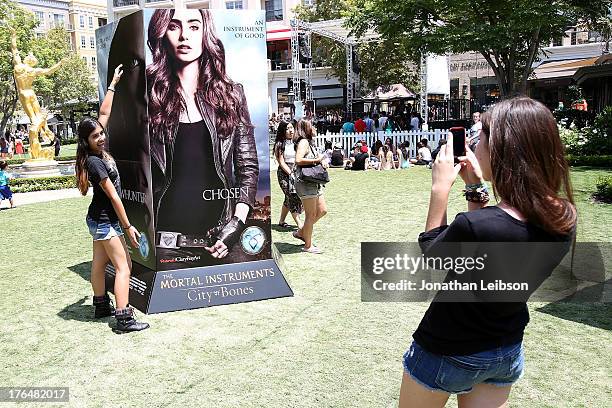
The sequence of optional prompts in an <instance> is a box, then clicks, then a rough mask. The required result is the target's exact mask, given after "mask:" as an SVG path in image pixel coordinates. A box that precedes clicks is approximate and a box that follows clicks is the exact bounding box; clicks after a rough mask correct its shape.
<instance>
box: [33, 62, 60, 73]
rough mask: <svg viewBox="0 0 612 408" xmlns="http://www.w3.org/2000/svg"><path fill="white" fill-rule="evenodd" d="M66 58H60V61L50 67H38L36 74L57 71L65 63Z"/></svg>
mask: <svg viewBox="0 0 612 408" xmlns="http://www.w3.org/2000/svg"><path fill="white" fill-rule="evenodd" d="M63 62H64V60H60V61H59V62H58V63H56V64H53V65H51V66H50V67H49V68H37V69H35V70H34V72H35V73H36V75H52V74H53V73H54V72H55V71H57V70H58V69H59V68H60V67H61V66H62V64H63Z"/></svg>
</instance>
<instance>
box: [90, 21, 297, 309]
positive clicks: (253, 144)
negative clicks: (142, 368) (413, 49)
mask: <svg viewBox="0 0 612 408" xmlns="http://www.w3.org/2000/svg"><path fill="white" fill-rule="evenodd" d="M265 33H266V29H265V16H264V13H263V12H261V11H231V12H228V11H224V10H218V11H216V10H215V11H209V10H193V9H189V10H187V9H181V10H173V9H145V10H141V11H138V12H136V13H133V14H131V15H129V16H127V17H123V18H122V19H120V20H119V21H118V22H113V23H111V24H109V25H107V26H105V27H103V28H100V29H98V30H97V32H96V37H97V39H98V46H99V48H98V72H99V75H100V92H102V91H104V90H105V89H106V86H107V85H106V84H107V83H108V82H107V81H108V78H107V77H108V73H109V72H111V73H112V72H113V71H114V69H115V68H116V67H117V66H118V65H119V64H121V65H122V67H123V69H124V74H123V75H124V76H126V77H127V78H125V80H122V81H121V82H120V86H118V87H117V88H116V90H115V103H114V105H113V109H112V112H111V115H110V117H111V119H110V122H109V126H108V133H109V139H110V146H109V147H110V152H111V154H112V155H113V156H114V157H115V159H116V160H117V163H118V166H122V167H121V168H120V174H121V182H122V186H127V187H126V188H125V190H124V191H122V194H121V196H122V199H123V202H124V205H125V206H126V210H127V211H128V212H129V217H130V220H134V221H133V223H134V225H137V226H138V229H139V231H141V232H142V233H143V236H144V237H145V240H144V242H143V243H141V246H140V249H139V250H132V253H133V256H132V259H133V261H134V263H133V270H132V278H131V280H130V296H132V297H131V298H130V299H134V304H135V305H136V306H137V307H139V308H140V309H141V310H146V311H147V312H148V313H156V312H165V311H171V310H180V309H187V308H196V307H206V306H212V305H218V304H228V303H236V302H245V301H252V300H260V299H268V298H274V297H281V296H291V295H292V292H291V289H290V288H289V286H288V285H287V282H286V281H285V280H284V277H283V276H282V273H281V271H280V269H279V268H278V266H277V264H276V261H275V260H274V259H273V258H272V251H271V233H270V232H271V231H270V229H271V228H270V162H269V160H270V159H269V136H268V95H267V77H268V76H267V75H268V73H267V72H268V71H267V70H268V65H267V59H266V42H265V41H266V38H265V35H266V34H265ZM132 204H133V205H132ZM137 223H138V224H137ZM107 271H108V276H107V278H108V279H112V277H113V271H112V268H110V269H109V268H107Z"/></svg>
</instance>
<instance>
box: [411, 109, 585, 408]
mask: <svg viewBox="0 0 612 408" xmlns="http://www.w3.org/2000/svg"><path fill="white" fill-rule="evenodd" d="M454 159H455V157H454V154H453V135H452V133H451V134H449V136H448V143H447V144H446V145H444V146H442V147H441V149H440V152H439V154H438V156H437V157H436V160H435V162H434V164H433V171H432V187H431V196H430V202H429V212H428V214H427V222H426V225H425V232H423V233H421V234H420V236H419V244H420V245H421V249H422V250H423V252H424V253H427V252H431V251H435V250H441V248H442V247H445V248H448V244H445V243H448V242H458V243H466V242H475V243H478V245H479V246H481V247H482V246H486V245H489V244H488V243H504V245H505V248H507V250H505V251H503V252H500V254H498V255H500V256H498V257H497V258H501V259H496V258H494V257H490V259H489V260H488V261H487V262H491V263H493V264H494V265H495V267H491V268H490V269H488V270H485V271H484V272H483V275H484V276H488V277H489V278H491V275H494V276H495V275H496V273H499V272H500V270H501V269H502V268H503V267H507V265H514V266H515V267H514V268H512V266H510V269H511V270H510V275H520V274H523V271H527V273H524V274H523V276H525V277H527V278H528V277H529V276H531V275H533V274H543V275H542V276H549V275H550V273H551V272H552V270H553V269H554V268H555V267H556V266H557V265H558V264H559V263H560V261H561V259H562V258H563V256H564V255H565V254H567V253H568V251H569V249H570V247H571V242H572V238H573V236H574V232H575V225H576V209H575V207H574V201H573V198H572V189H571V186H570V181H569V171H568V165H567V162H566V160H565V157H564V151H563V145H562V143H561V139H560V138H559V133H558V130H557V124H556V122H555V119H554V118H553V116H552V114H551V112H550V111H549V110H548V108H546V107H545V106H544V105H542V104H541V103H540V102H536V101H534V100H532V99H530V98H527V97H517V98H513V99H508V100H505V101H502V102H500V103H498V104H496V105H495V106H494V107H493V108H492V109H491V111H490V112H487V113H486V114H485V115H483V118H482V131H481V133H480V141H479V142H478V144H477V146H476V151H475V152H472V151H471V150H470V149H469V147H468V146H467V143H466V156H463V157H459V163H458V164H455V161H454ZM457 175H460V176H461V178H462V179H463V181H464V182H465V183H466V186H465V197H466V200H467V212H464V213H459V214H458V215H457V216H456V218H455V220H454V221H453V222H452V223H451V224H450V225H447V221H446V209H447V204H448V198H449V193H450V190H451V186H452V185H453V183H454V182H455V179H456V177H457ZM484 180H487V181H490V182H491V185H492V187H493V193H494V194H495V196H496V198H497V199H498V204H497V205H495V206H487V202H488V201H489V194H488V191H487V188H486V186H485V185H484ZM519 243H528V244H529V245H524V246H523V247H527V248H533V247H534V246H535V245H534V243H539V244H538V245H541V243H546V245H547V247H554V248H558V250H557V251H556V252H555V253H554V256H550V254H546V255H545V257H546V259H542V255H541V254H539V253H538V252H537V250H536V252H534V253H530V255H533V256H532V257H531V258H534V259H536V258H538V256H539V257H540V259H537V262H535V263H530V262H531V259H530V258H528V257H522V258H521V262H522V264H521V265H520V267H516V266H517V265H516V259H515V258H516V257H517V254H516V253H514V252H513V251H512V250H511V248H516V245H518V244H519ZM490 247H492V245H489V246H488V247H487V248H490ZM531 251H532V252H533V251H534V250H533V249H531ZM513 261H514V263H513ZM528 261H529V262H528ZM538 262H539V263H538ZM533 265H536V266H537V268H534V267H532V266H533ZM483 275H481V276H483ZM449 276H450V277H453V276H457V274H455V273H454V271H452V270H451V271H450V272H449V274H448V275H447V278H448V277H449ZM497 276H499V275H497ZM539 283H541V281H540V282H539ZM534 286H537V285H534ZM536 289H537V287H533V288H532V287H530V288H529V292H530V293H533V291H535V290H536ZM530 293H528V294H527V297H525V298H522V299H523V300H522V301H516V299H514V298H513V299H514V300H512V299H511V300H510V301H502V300H501V297H502V296H503V295H502V294H499V295H495V296H493V297H491V298H489V299H492V300H493V301H491V302H488V301H487V302H486V303H485V302H483V301H479V302H473V301H471V302H454V303H451V302H436V301H434V302H432V303H431V304H430V306H429V309H428V310H427V312H425V315H424V317H423V319H422V320H421V322H420V324H419V326H418V328H417V330H416V331H415V332H414V334H413V339H414V341H413V342H412V345H411V346H410V348H409V349H408V351H407V352H406V354H405V355H404V375H403V380H402V386H401V391H400V403H399V406H400V407H403V408H406V407H419V408H422V407H443V406H444V405H445V404H446V401H447V400H448V398H449V396H450V394H458V396H457V401H458V405H459V407H460V408H464V407H479V408H483V407H484V408H486V407H505V406H506V404H507V400H508V396H509V395H510V390H511V389H512V384H513V383H514V382H516V381H517V380H518V379H519V378H520V377H521V375H522V372H523V362H524V355H523V332H524V329H525V327H526V326H527V322H528V321H529V312H528V309H527V305H526V301H525V300H526V298H528V295H529V294H530ZM440 294H441V292H438V295H440ZM438 295H437V296H438ZM478 299H479V300H480V299H481V298H478Z"/></svg>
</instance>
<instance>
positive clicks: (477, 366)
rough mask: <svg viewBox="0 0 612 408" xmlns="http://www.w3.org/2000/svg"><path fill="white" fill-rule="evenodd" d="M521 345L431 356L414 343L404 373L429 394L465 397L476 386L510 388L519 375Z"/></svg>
mask: <svg viewBox="0 0 612 408" xmlns="http://www.w3.org/2000/svg"><path fill="white" fill-rule="evenodd" d="M524 361H525V357H524V354H523V343H522V342H519V343H516V344H512V345H510V346H503V347H497V348H494V349H492V350H487V351H482V352H479V353H475V354H469V355H465V356H442V355H439V354H433V353H430V352H428V351H426V350H425V349H423V348H422V347H421V346H419V345H418V344H417V343H416V342H414V341H413V342H412V344H411V345H410V348H409V349H408V351H406V353H405V354H404V371H406V373H407V374H408V375H410V376H411V377H412V379H414V380H415V381H416V382H417V383H419V384H421V385H422V386H424V387H425V388H427V389H429V390H432V391H444V392H448V393H451V394H465V393H467V392H470V391H472V387H473V386H474V385H476V384H480V383H486V384H493V385H496V386H498V387H506V386H509V385H512V384H513V383H514V382H516V381H517V380H518V379H519V378H520V377H521V376H522V375H523V364H524Z"/></svg>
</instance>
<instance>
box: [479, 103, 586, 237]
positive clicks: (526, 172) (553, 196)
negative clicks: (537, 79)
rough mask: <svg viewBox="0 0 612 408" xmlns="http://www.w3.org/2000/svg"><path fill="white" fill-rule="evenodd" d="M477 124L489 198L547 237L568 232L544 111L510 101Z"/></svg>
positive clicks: (566, 188)
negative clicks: (486, 158) (485, 152)
mask: <svg viewBox="0 0 612 408" xmlns="http://www.w3.org/2000/svg"><path fill="white" fill-rule="evenodd" d="M481 121H482V132H481V135H482V136H481V137H484V138H485V139H486V140H487V141H488V143H489V153H490V160H491V175H492V184H493V192H494V193H495V196H496V197H497V198H498V199H500V198H501V199H502V200H503V201H505V202H506V203H508V205H510V206H512V207H514V208H516V209H517V210H518V211H520V212H521V213H522V214H523V215H525V217H526V218H527V220H528V221H529V222H531V223H533V224H535V225H538V226H540V227H541V228H543V229H544V230H546V231H548V232H550V233H554V234H568V233H570V232H571V231H572V230H573V228H574V226H575V225H576V218H577V216H576V208H575V207H574V197H573V193H572V186H571V183H570V178H569V167H568V164H567V161H566V160H565V155H564V153H565V152H564V148H563V144H562V143H561V138H560V137H559V130H558V128H557V122H556V121H555V118H554V117H553V115H552V113H551V112H550V110H549V109H548V108H547V107H546V106H544V105H543V104H541V103H540V102H537V101H535V100H533V99H531V98H527V97H524V96H523V97H516V98H512V99H506V100H504V101H502V102H499V103H497V104H495V106H494V107H493V108H492V109H491V110H490V111H488V112H487V113H485V114H484V115H483V116H482V118H481ZM561 193H563V194H561Z"/></svg>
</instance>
